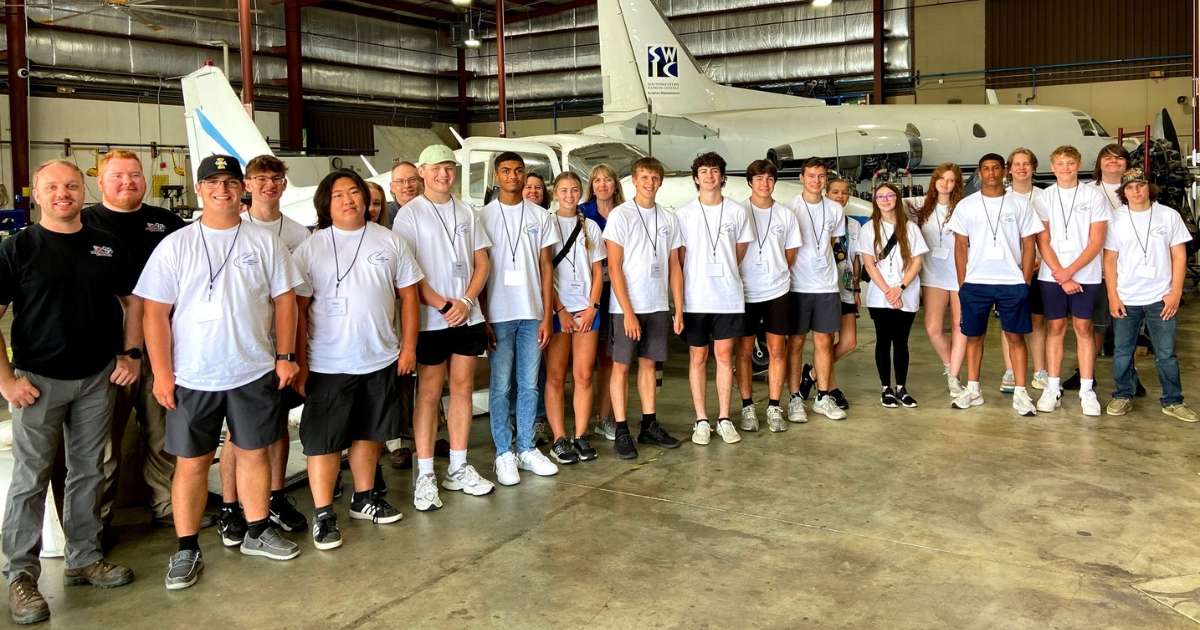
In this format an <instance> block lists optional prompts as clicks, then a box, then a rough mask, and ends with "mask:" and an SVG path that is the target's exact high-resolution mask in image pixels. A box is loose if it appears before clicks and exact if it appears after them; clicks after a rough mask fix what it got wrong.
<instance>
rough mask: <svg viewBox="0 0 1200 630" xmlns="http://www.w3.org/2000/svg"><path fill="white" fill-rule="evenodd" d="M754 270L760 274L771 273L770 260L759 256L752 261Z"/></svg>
mask: <svg viewBox="0 0 1200 630" xmlns="http://www.w3.org/2000/svg"><path fill="white" fill-rule="evenodd" d="M754 271H756V272H758V273H761V274H768V273H771V262H770V261H769V260H767V259H766V258H759V259H758V260H756V261H754Z"/></svg>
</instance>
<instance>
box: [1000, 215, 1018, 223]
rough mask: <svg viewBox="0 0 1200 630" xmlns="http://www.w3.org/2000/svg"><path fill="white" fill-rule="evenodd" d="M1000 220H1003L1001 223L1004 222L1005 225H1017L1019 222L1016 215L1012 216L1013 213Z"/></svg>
mask: <svg viewBox="0 0 1200 630" xmlns="http://www.w3.org/2000/svg"><path fill="white" fill-rule="evenodd" d="M1000 220H1001V221H1004V222H1005V223H1016V222H1017V215H1015V214H1012V213H1011V212H1010V213H1008V214H1005V215H1002V216H1001V217H1000Z"/></svg>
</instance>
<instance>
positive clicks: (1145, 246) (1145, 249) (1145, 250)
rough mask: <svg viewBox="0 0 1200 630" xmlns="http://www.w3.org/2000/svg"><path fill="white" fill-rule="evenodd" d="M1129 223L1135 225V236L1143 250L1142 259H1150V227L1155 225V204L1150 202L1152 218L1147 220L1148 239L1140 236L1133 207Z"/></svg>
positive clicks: (1130, 211) (1130, 210)
mask: <svg viewBox="0 0 1200 630" xmlns="http://www.w3.org/2000/svg"><path fill="white" fill-rule="evenodd" d="M1129 225H1132V226H1133V237H1134V238H1136V239H1137V244H1138V247H1139V248H1141V250H1142V260H1149V259H1150V228H1152V227H1154V204H1150V219H1149V220H1148V221H1146V240H1145V242H1143V241H1142V237H1140V236H1138V232H1137V224H1136V223H1134V222H1133V208H1130V209H1129Z"/></svg>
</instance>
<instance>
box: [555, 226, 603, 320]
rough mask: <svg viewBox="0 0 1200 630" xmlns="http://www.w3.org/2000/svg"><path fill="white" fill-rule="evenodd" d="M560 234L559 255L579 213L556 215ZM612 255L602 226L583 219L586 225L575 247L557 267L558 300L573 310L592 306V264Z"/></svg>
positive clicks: (556, 253) (575, 311)
mask: <svg viewBox="0 0 1200 630" xmlns="http://www.w3.org/2000/svg"><path fill="white" fill-rule="evenodd" d="M553 219H554V222H555V227H556V230H557V234H558V239H559V240H558V243H557V244H556V245H555V246H554V255H555V256H557V255H558V253H559V252H560V251H562V248H563V246H564V245H566V243H567V239H569V238H571V232H573V231H575V226H576V225H578V223H579V221H578V220H577V219H576V218H575V217H561V216H558V215H553ZM606 258H608V248H606V247H605V246H604V239H603V237H602V236H601V234H600V226H599V225H596V222H595V221H593V220H591V219H584V220H583V229H582V230H580V231H579V236H577V237H575V242H574V243H573V244H572V245H571V251H569V252H567V255H566V256H564V257H563V259H562V261H561V262H559V263H558V266H557V267H555V268H554V290H555V292H557V293H558V301H559V302H562V305H563V306H564V307H565V308H566V309H567V311H569V312H571V313H578V312H579V311H582V310H583V309H585V308H587V307H589V306H591V297H592V264H594V263H597V262H600V261H602V260H604V259H606Z"/></svg>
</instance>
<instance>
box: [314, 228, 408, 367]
mask: <svg viewBox="0 0 1200 630" xmlns="http://www.w3.org/2000/svg"><path fill="white" fill-rule="evenodd" d="M335 239H336V240H335ZM293 258H294V259H295V261H296V266H297V267H299V268H300V274H301V275H302V276H304V286H303V287H302V288H301V289H297V293H299V294H301V295H304V296H305V297H311V298H312V299H313V302H312V306H311V308H309V311H308V339H309V341H308V366H309V369H310V370H312V371H313V372H320V373H322V374H369V373H371V372H374V371H376V370H380V369H383V368H384V367H386V366H387V365H388V364H390V363H392V362H393V361H395V360H396V358H397V357H398V356H399V355H400V339H399V337H397V336H396V326H395V319H396V289H403V288H405V287H409V286H412V285H414V284H416V283H417V282H418V281H420V280H421V278H423V277H425V274H423V273H421V269H420V268H419V267H417V262H416V260H414V259H413V257H412V252H410V251H409V250H408V245H407V244H406V243H405V242H404V239H402V238H400V236H399V235H397V234H395V233H393V232H391V231H390V230H388V229H387V228H385V227H383V226H382V225H378V224H376V223H367V224H366V226H365V227H364V228H362V229H358V230H352V231H346V230H341V229H338V228H336V227H328V228H325V229H323V230H317V231H316V232H314V233H313V235H312V237H310V238H309V239H308V240H306V241H304V243H303V244H302V245H300V248H299V249H297V250H296V253H295V254H294V256H293ZM339 277H340V278H341V282H339V281H338V278H339Z"/></svg>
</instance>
